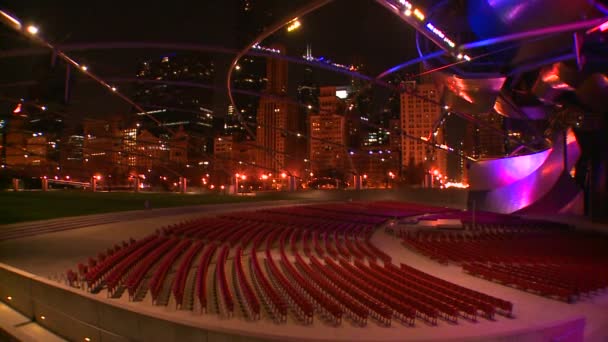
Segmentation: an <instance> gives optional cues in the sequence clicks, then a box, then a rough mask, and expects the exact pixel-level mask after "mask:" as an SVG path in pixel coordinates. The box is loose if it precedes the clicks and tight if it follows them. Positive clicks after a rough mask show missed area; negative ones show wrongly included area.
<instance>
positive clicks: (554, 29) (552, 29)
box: [460, 17, 607, 49]
mask: <svg viewBox="0 0 608 342" xmlns="http://www.w3.org/2000/svg"><path fill="white" fill-rule="evenodd" d="M606 19H607V18H606V17H604V18H596V19H591V20H583V21H577V22H574V23H568V24H561V25H554V26H549V27H543V28H540V29H535V30H530V31H524V32H518V33H512V34H507V35H504V36H499V37H493V38H487V39H482V40H479V41H476V42H470V43H466V44H462V45H461V46H460V48H461V49H476V48H480V47H485V46H490V45H496V44H500V43H507V42H512V41H518V40H523V39H529V38H534V37H538V36H545V35H552V34H557V33H565V32H573V31H578V30H584V29H588V28H590V27H594V26H597V25H600V24H601V23H603V22H605V21H606Z"/></svg>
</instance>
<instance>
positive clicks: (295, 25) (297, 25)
mask: <svg viewBox="0 0 608 342" xmlns="http://www.w3.org/2000/svg"><path fill="white" fill-rule="evenodd" d="M300 26H302V23H301V22H300V21H299V20H298V19H297V18H296V19H294V20H293V21H292V22H291V23H290V24H289V26H287V32H291V31H294V30H297V29H298V28H300Z"/></svg>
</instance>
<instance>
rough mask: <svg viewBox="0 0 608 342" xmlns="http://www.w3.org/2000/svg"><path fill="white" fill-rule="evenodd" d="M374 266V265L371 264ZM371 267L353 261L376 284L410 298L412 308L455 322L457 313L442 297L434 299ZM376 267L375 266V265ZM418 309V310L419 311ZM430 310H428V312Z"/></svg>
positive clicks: (410, 285)
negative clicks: (433, 313)
mask: <svg viewBox="0 0 608 342" xmlns="http://www.w3.org/2000/svg"><path fill="white" fill-rule="evenodd" d="M372 265H375V264H372ZM372 265H370V266H367V265H365V264H363V263H361V262H358V261H355V266H356V267H357V268H359V269H360V270H361V271H363V272H364V273H366V274H368V275H369V276H370V277H372V278H374V279H375V280H376V281H377V282H382V283H383V284H384V286H387V287H388V288H391V289H392V291H396V293H399V294H400V295H401V296H402V297H405V298H410V300H411V301H412V303H414V307H416V309H417V310H419V311H420V310H426V311H429V312H431V311H432V312H436V313H438V314H439V316H440V317H442V318H444V319H445V320H447V321H451V322H454V323H455V322H457V321H458V316H459V311H458V309H457V308H456V307H454V306H453V305H452V304H451V303H446V302H445V300H446V299H445V298H444V297H440V298H436V297H435V295H436V294H433V296H431V295H430V294H427V293H424V292H422V291H421V290H420V289H419V288H416V287H415V286H413V285H412V284H411V283H410V284H408V283H402V282H400V281H397V280H396V279H395V278H393V277H391V276H389V275H387V274H386V273H385V272H383V271H381V270H380V269H379V267H378V268H375V267H373V266H372ZM376 266H377V265H376ZM419 308H420V309H419ZM429 309H430V310H429Z"/></svg>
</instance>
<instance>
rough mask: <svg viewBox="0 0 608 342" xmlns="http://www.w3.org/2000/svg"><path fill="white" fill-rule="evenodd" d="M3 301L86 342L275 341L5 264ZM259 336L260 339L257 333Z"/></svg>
mask: <svg viewBox="0 0 608 342" xmlns="http://www.w3.org/2000/svg"><path fill="white" fill-rule="evenodd" d="M0 300H2V301H3V302H5V303H6V304H7V305H9V306H11V307H12V308H14V309H16V310H18V311H20V312H21V313H22V314H24V315H25V316H27V317H29V318H30V319H32V320H34V321H36V323H38V324H39V325H41V326H43V327H45V328H47V329H48V330H50V331H52V332H54V333H56V334H57V335H59V336H62V337H64V338H66V339H68V340H73V341H83V340H85V338H89V339H90V341H112V342H124V341H130V340H138V341H163V342H171V341H200V342H203V341H243V342H244V341H253V342H262V341H270V340H274V339H272V338H271V336H270V334H271V333H272V332H271V331H268V332H267V333H268V334H269V335H268V336H263V337H255V336H245V335H243V334H239V333H237V332H229V331H223V332H220V331H210V330H206V329H205V328H203V327H196V326H189V325H187V324H181V323H178V322H172V321H171V320H170V319H162V318H155V317H152V316H151V315H149V314H147V313H143V312H136V311H132V310H129V309H128V308H125V307H122V304H120V303H112V302H111V301H110V300H106V299H105V298H99V297H97V296H95V295H91V294H88V293H85V292H83V291H81V290H77V289H72V288H70V287H67V286H64V285H62V284H58V283H55V282H52V281H50V280H47V279H44V278H42V277H37V276H35V275H32V274H29V273H27V272H24V271H21V270H18V269H15V268H13V267H10V266H8V265H5V264H2V263H0ZM43 317H44V318H43ZM584 328H585V319H584V318H582V317H579V318H574V319H569V320H565V321H560V322H551V323H550V324H547V325H543V326H536V327H529V328H525V329H518V330H514V331H509V332H506V333H505V332H503V333H496V334H493V333H491V332H485V333H484V334H483V335H481V336H479V337H478V338H477V337H475V338H471V336H469V337H468V338H459V337H452V338H448V339H447V340H450V341H458V340H463V341H464V340H466V341H475V340H478V341H506V340H510V341H530V342H532V341H571V342H578V341H583V340H584ZM437 329H441V328H437ZM257 334H258V336H259V335H260V333H259V332H258V333H257ZM480 334H481V332H480ZM0 336H1V335H0ZM277 338H280V337H279V336H277ZM328 338H331V337H329V336H328ZM437 339H441V338H437ZM290 340H294V341H296V340H299V341H306V340H307V337H306V336H298V338H295V339H293V338H290ZM429 340H433V338H430V339H429Z"/></svg>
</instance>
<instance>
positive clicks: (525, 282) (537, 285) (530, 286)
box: [462, 263, 575, 302]
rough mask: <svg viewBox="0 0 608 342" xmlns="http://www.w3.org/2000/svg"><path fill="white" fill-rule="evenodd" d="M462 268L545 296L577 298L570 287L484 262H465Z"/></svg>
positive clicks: (565, 298)
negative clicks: (503, 269)
mask: <svg viewBox="0 0 608 342" xmlns="http://www.w3.org/2000/svg"><path fill="white" fill-rule="evenodd" d="M462 268H463V270H464V271H466V272H469V273H470V274H472V275H478V276H481V277H483V278H486V279H489V280H492V281H498V282H501V283H503V284H506V285H513V286H516V287H518V288H520V289H524V290H531V291H534V292H538V293H540V294H541V295H544V296H555V297H558V298H560V299H562V300H565V301H567V302H571V301H573V300H574V298H575V293H574V292H573V291H571V290H570V289H566V288H563V287H560V286H555V285H552V284H546V283H541V282H537V281H534V280H530V279H525V278H521V277H519V276H517V275H513V274H510V273H508V272H504V271H499V270H495V269H493V268H491V267H489V266H486V265H483V264H477V263H476V264H464V265H463V266H462Z"/></svg>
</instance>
